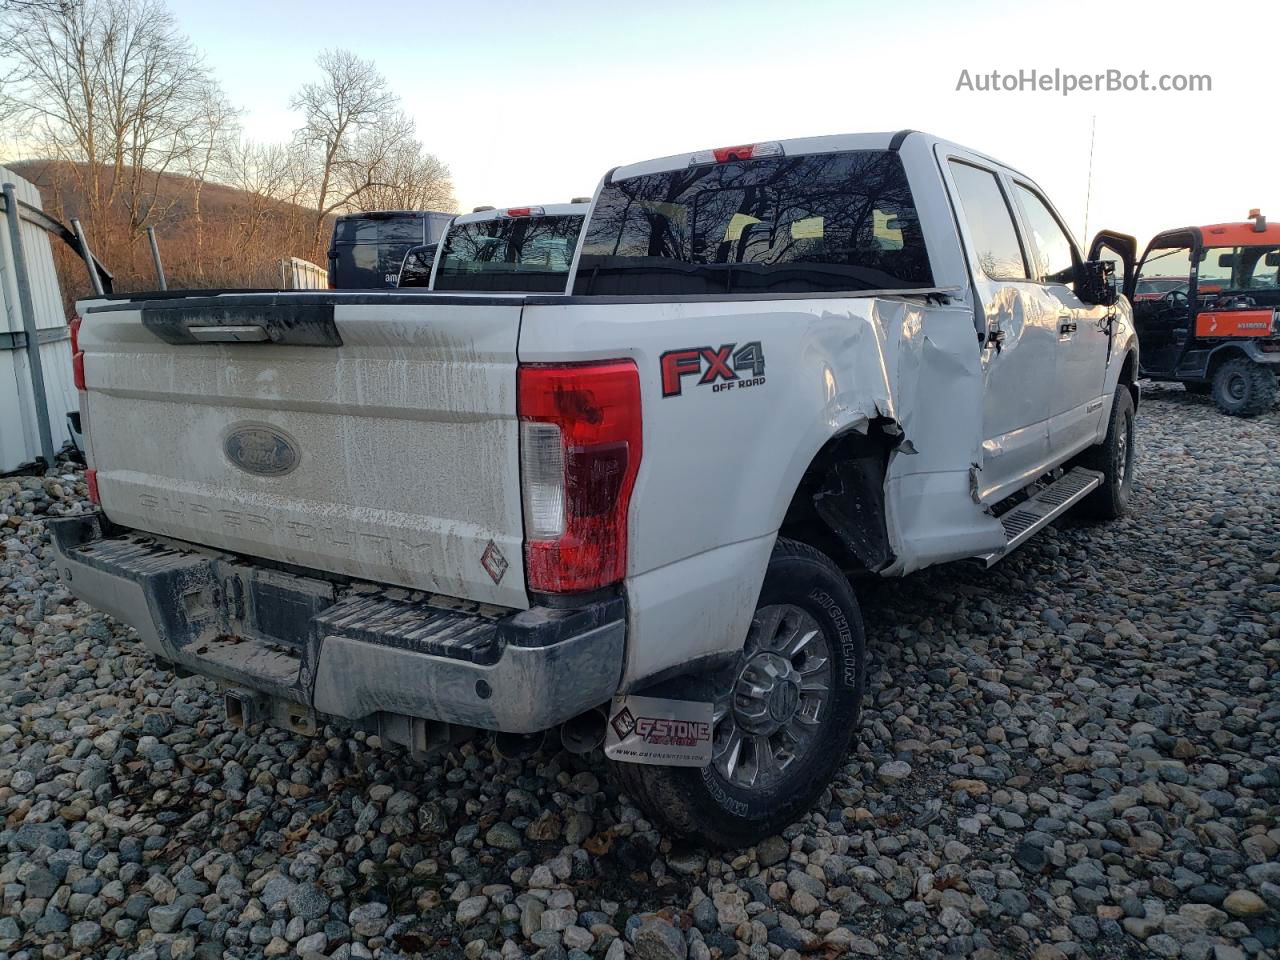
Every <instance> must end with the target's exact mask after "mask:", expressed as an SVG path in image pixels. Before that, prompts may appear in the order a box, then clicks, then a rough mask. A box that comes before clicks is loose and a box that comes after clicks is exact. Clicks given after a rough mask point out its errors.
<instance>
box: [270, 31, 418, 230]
mask: <svg viewBox="0 0 1280 960" xmlns="http://www.w3.org/2000/svg"><path fill="white" fill-rule="evenodd" d="M316 64H317V65H318V66H319V67H320V71H321V79H320V80H319V81H318V82H315V83H308V84H305V85H304V86H303V87H302V89H301V90H299V91H298V93H297V94H296V95H295V96H294V98H293V100H292V102H291V104H290V105H291V106H292V107H293V109H295V110H299V111H301V112H302V116H303V126H302V128H301V129H299V130H298V131H297V134H296V137H297V143H298V144H299V145H300V146H301V147H303V148H305V149H307V150H308V151H310V152H311V153H313V154H314V156H315V184H314V187H313V199H312V205H313V207H314V209H315V236H314V243H315V246H316V248H317V249H318V248H319V246H320V241H321V238H322V234H323V229H324V223H325V218H326V217H328V216H329V215H330V214H332V213H333V212H334V211H335V210H339V209H341V208H342V207H343V206H344V205H345V204H347V203H349V202H350V201H351V200H353V199H354V198H355V197H357V196H358V195H359V194H360V192H361V191H362V190H364V189H367V188H368V185H369V184H368V182H367V177H365V176H363V175H362V174H361V172H360V169H359V168H360V166H361V162H360V160H359V159H358V156H359V154H360V153H362V152H365V151H366V150H368V149H369V141H370V140H371V139H372V140H374V141H382V142H383V143H384V146H383V147H381V148H378V149H377V150H375V153H378V154H381V153H382V152H383V151H384V150H385V141H386V139H387V134H386V130H387V128H388V127H390V126H392V125H397V110H396V106H397V103H398V98H397V97H396V95H395V94H394V93H392V92H391V91H390V90H388V89H387V81H386V79H385V78H384V77H383V76H382V74H380V73H379V72H378V70H377V68H376V67H375V66H374V65H373V62H372V61H370V60H361V59H360V58H359V57H357V56H356V55H355V54H353V53H351V52H350V51H347V50H326V51H325V52H324V53H322V54H320V56H319V57H317V58H316ZM362 138H363V144H361V141H362ZM358 146H359V147H360V149H357V148H358ZM339 183H341V184H342V186H339Z"/></svg>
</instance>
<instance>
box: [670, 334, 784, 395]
mask: <svg viewBox="0 0 1280 960" xmlns="http://www.w3.org/2000/svg"><path fill="white" fill-rule="evenodd" d="M658 362H659V363H660V364H661V366H662V395H663V396H664V397H678V396H680V394H681V393H682V392H683V390H684V381H685V378H686V377H693V376H696V377H697V378H698V381H697V386H703V385H705V384H708V383H709V384H711V389H712V390H713V391H714V392H716V393H720V392H721V391H724V390H734V389H737V390H745V389H746V388H747V387H757V386H760V384H762V383H764V348H763V347H761V346H760V341H759V340H752V341H751V342H750V343H744V344H743V345H742V346H738V345H737V344H736V343H724V344H721V345H720V347H719V349H717V348H715V347H685V348H684V349H682V350H668V351H667V352H666V353H664V354H663V355H662V356H661V358H659V361H658Z"/></svg>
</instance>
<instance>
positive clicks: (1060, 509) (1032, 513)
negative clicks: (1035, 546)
mask: <svg viewBox="0 0 1280 960" xmlns="http://www.w3.org/2000/svg"><path fill="white" fill-rule="evenodd" d="M1105 479H1106V478H1105V477H1103V475H1102V474H1100V473H1098V472H1097V471H1096V470H1086V469H1085V468H1084V467H1076V468H1075V469H1074V470H1072V471H1071V472H1070V473H1067V474H1064V475H1063V476H1062V477H1060V478H1058V479H1057V480H1055V481H1054V482H1053V483H1051V484H1049V486H1047V487H1045V488H1044V489H1042V490H1040V491H1039V492H1037V493H1036V494H1035V495H1034V496H1032V497H1031V498H1029V499H1027V500H1024V501H1023V502H1022V503H1020V504H1018V505H1017V506H1016V507H1014V508H1013V509H1012V510H1010V511H1009V512H1008V513H1005V514H1003V515H1002V516H1001V517H1000V522H1001V523H1002V524H1004V535H1005V541H1006V542H1005V546H1004V549H1003V550H997V551H996V552H995V553H988V554H986V555H985V556H983V557H981V558H980V559H981V560H983V562H985V563H986V565H987V566H988V567H989V566H991V565H992V564H993V563H995V562H996V561H997V560H1000V559H1002V558H1003V557H1007V556H1008V555H1009V554H1010V553H1012V552H1013V551H1014V550H1016V549H1017V548H1018V547H1020V546H1022V545H1023V544H1024V543H1026V542H1027V541H1028V540H1030V539H1031V537H1032V536H1034V535H1035V534H1036V533H1037V532H1038V531H1039V530H1041V529H1042V528H1044V527H1045V526H1046V525H1047V524H1049V523H1050V522H1051V521H1053V520H1056V519H1057V518H1058V517H1060V516H1062V514H1064V513H1066V512H1067V511H1068V510H1070V509H1071V508H1072V507H1074V506H1075V505H1076V504H1077V503H1079V502H1080V501H1081V500H1083V499H1084V498H1085V497H1086V496H1088V495H1089V494H1090V493H1092V492H1093V491H1094V490H1096V489H1097V488H1098V487H1100V486H1102V483H1103V481H1104V480H1105Z"/></svg>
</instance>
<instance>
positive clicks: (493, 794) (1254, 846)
mask: <svg viewBox="0 0 1280 960" xmlns="http://www.w3.org/2000/svg"><path fill="white" fill-rule="evenodd" d="M1139 417H1140V421H1139V422H1140V448H1139V449H1140V463H1139V476H1140V480H1139V488H1138V491H1137V496H1136V506H1135V510H1134V513H1133V516H1132V518H1130V519H1128V520H1125V521H1122V522H1120V523H1116V524H1114V525H1111V526H1108V527H1085V526H1079V525H1076V524H1073V523H1071V522H1070V521H1068V522H1066V523H1064V524H1063V525H1062V526H1061V527H1060V528H1058V529H1051V530H1049V531H1047V532H1046V533H1045V534H1042V535H1041V536H1040V537H1039V538H1037V539H1036V540H1035V541H1033V542H1032V543H1031V544H1030V545H1028V546H1027V547H1026V548H1025V549H1023V550H1022V551H1021V552H1020V553H1019V554H1018V555H1016V556H1015V557H1013V558H1011V559H1010V560H1009V561H1006V562H1005V563H1003V564H1001V565H1000V566H998V567H997V568H995V570H993V571H991V572H990V573H984V572H980V571H978V570H977V569H976V568H974V567H971V566H968V565H963V564H957V565H952V566H949V567H946V568H940V569H935V570H933V571H929V572H926V573H924V574H922V575H918V576H915V577H912V578H910V579H908V580H906V581H900V582H889V583H874V584H868V585H864V587H863V588H862V591H861V596H862V598H863V602H864V605H865V607H866V611H865V612H866V618H867V622H868V627H869V633H870V640H871V645H872V650H873V656H874V668H873V675H872V676H871V677H870V683H869V687H868V697H867V699H868V709H867V711H866V714H865V723H864V729H863V731H862V734H861V737H860V739H859V745H858V746H857V748H856V751H855V752H854V753H853V754H851V756H850V758H849V761H848V763H847V765H846V766H845V768H844V772H843V774H842V776H841V777H840V779H839V780H838V781H837V782H836V783H835V784H833V786H832V788H831V790H830V791H828V792H827V794H826V795H825V796H824V797H823V799H822V800H821V802H820V803H819V805H818V807H817V808H816V809H815V810H814V811H813V812H812V813H811V814H809V815H808V816H807V817H806V818H805V819H803V820H802V821H801V822H799V823H797V824H795V825H794V826H792V827H790V828H789V829H787V830H786V831H785V832H784V833H783V835H782V836H781V837H773V838H770V839H768V840H766V841H764V842H762V843H761V844H759V845H758V846H757V847H755V848H752V849H748V850H741V851H735V852H731V853H727V854H708V852H707V851H705V850H700V849H691V848H687V847H672V846H671V845H670V844H669V843H668V842H666V841H664V840H663V839H662V838H661V837H660V836H658V835H657V833H656V832H655V831H654V830H653V829H652V828H651V827H650V826H649V824H648V823H647V822H646V821H645V820H644V819H643V817H642V815H641V814H640V813H639V812H638V811H637V810H636V809H635V808H634V807H633V806H632V805H631V804H630V803H629V802H628V801H627V800H626V799H625V798H624V797H621V796H619V795H618V794H617V792H616V791H615V790H614V789H612V788H611V787H610V786H609V785H608V784H607V782H606V779H605V769H604V764H603V760H602V759H600V758H599V757H598V756H596V757H591V758H576V757H571V756H569V755H567V754H562V753H559V754H553V753H550V752H547V753H543V754H541V755H539V756H536V757H534V758H532V759H530V760H528V761H525V762H523V763H517V762H513V761H508V760H502V759H498V758H496V757H495V756H494V755H493V753H492V751H491V750H490V749H488V748H487V747H486V746H485V745H483V744H468V745H464V746H463V747H462V748H460V749H458V750H456V751H455V752H453V753H452V754H451V755H449V756H448V757H447V758H445V759H444V760H442V761H441V762H440V763H437V764H436V765H435V766H432V767H429V768H422V767H414V766H413V765H411V764H409V763H408V762H407V761H406V759H405V757H404V754H403V753H401V752H400V751H399V750H398V749H395V748H392V747H383V746H381V745H380V744H378V743H377V742H376V739H374V738H365V737H363V736H352V735H348V734H343V733H341V732H339V731H328V732H327V733H328V738H327V739H324V738H321V739H317V740H304V739H299V738H297V737H294V736H292V735H288V734H284V733H280V732H276V731H268V732H265V733H261V734H259V735H256V736H246V735H244V734H243V733H240V732H237V731H235V730H233V729H231V728H228V727H227V726H226V725H225V724H224V722H223V720H222V717H221V713H220V711H219V708H218V700H217V698H216V697H215V696H214V693H213V688H212V687H211V685H209V684H208V683H207V682H206V681H203V680H200V679H198V678H187V679H179V678H177V677H175V676H174V674H172V673H170V672H169V671H167V670H165V669H162V668H161V667H159V666H157V665H156V663H154V662H153V661H152V659H151V658H150V657H149V656H148V655H147V654H146V652H145V651H144V650H143V648H142V646H141V644H140V643H139V642H138V641H137V639H136V637H135V636H134V635H133V634H132V632H131V631H129V630H128V629H126V628H124V627H122V626H119V625H117V624H115V623H113V622H112V621H111V620H109V619H108V618H106V617H104V616H103V615H101V614H98V613H95V612H94V611H92V610H90V609H88V608H86V607H84V606H83V605H81V604H79V603H77V602H74V601H72V600H71V599H70V598H69V597H68V595H67V593H66V592H65V591H64V590H63V588H62V587H61V585H60V584H59V583H58V581H57V580H56V579H55V578H54V576H53V575H52V572H51V570H50V568H49V558H50V550H49V546H48V542H47V539H46V536H45V534H44V529H43V528H44V523H43V521H44V518H45V517H46V516H55V515H60V514H65V513H68V512H74V511H77V510H81V509H84V503H83V501H82V499H81V498H82V497H83V495H84V493H85V490H84V486H83V484H82V483H81V482H80V479H79V478H78V477H77V476H75V475H74V474H67V475H66V476H64V477H62V478H61V479H60V480H57V481H56V482H55V481H53V480H35V479H11V480H4V479H0V704H2V705H3V706H0V812H2V813H3V815H4V816H5V818H6V819H5V822H4V823H3V824H0V828H2V829H0V851H3V853H2V855H0V885H2V886H3V906H2V907H0V960H10V958H12V960H18V958H34V957H48V958H59V957H75V956H82V957H89V956H92V957H125V956H128V957H142V958H156V957H158V958H169V957H172V958H181V957H190V956H192V955H194V956H197V957H202V958H204V957H220V956H223V955H225V956H228V957H261V956H267V957H274V956H299V957H306V958H313V960H314V958H319V957H331V958H335V960H339V958H348V957H361V958H363V957H381V958H397V957H404V958H409V957H414V956H428V955H430V956H432V957H455V956H462V955H465V956H466V957H468V958H471V960H480V958H484V960H498V958H501V960H514V958H517V957H525V956H529V957H542V958H545V960H567V958H572V960H585V958H586V957H604V958H606V960H622V958H623V957H624V956H634V957H637V958H640V960H708V958H714V957H733V956H739V957H743V958H750V960H768V958H779V957H780V958H783V960H797V958H798V957H799V956H800V955H801V954H812V955H813V956H817V957H821V958H823V960H833V958H835V957H836V956H838V955H841V954H847V955H849V956H853V957H874V956H885V957H889V956H900V957H913V958H914V957H923V958H928V957H962V956H972V957H987V958H990V957H1034V958H1037V960H1051V958H1059V957H1077V956H1098V957H1131V956H1132V957H1144V956H1157V957H1179V956H1180V957H1186V958H1192V960H1195V958H1214V960H1233V958H1241V957H1246V956H1248V957H1263V958H1275V957H1280V737H1278V736H1277V730H1278V727H1280V523H1278V521H1277V508H1278V506H1280V413H1272V414H1269V415H1267V416H1263V417H1260V418H1258V419H1256V420H1251V421H1240V420H1232V419H1228V418H1225V417H1222V416H1220V415H1218V414H1217V413H1216V412H1215V411H1214V410H1213V409H1212V407H1211V406H1210V405H1209V403H1208V401H1207V400H1205V399H1202V398H1197V397H1192V396H1189V395H1187V394H1185V393H1184V392H1182V390H1181V389H1180V388H1178V387H1170V388H1164V389H1162V388H1153V389H1150V390H1149V391H1148V393H1147V400H1146V402H1145V403H1144V405H1143V407H1142V409H1141V411H1140V414H1139Z"/></svg>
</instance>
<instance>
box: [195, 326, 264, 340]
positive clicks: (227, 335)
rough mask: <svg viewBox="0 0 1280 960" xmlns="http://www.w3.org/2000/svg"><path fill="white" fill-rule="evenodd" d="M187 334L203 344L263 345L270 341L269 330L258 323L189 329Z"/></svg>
mask: <svg viewBox="0 0 1280 960" xmlns="http://www.w3.org/2000/svg"><path fill="white" fill-rule="evenodd" d="M187 332H188V333H189V334H191V336H193V337H194V338H195V339H197V340H199V341H200V342H202V343H262V342H264V341H267V340H270V339H271V337H270V336H268V334H267V328H266V327H264V326H261V325H260V324H257V323H247V324H241V325H237V326H230V325H226V326H224V325H221V324H217V325H214V326H203V327H194V326H193V327H187Z"/></svg>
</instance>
